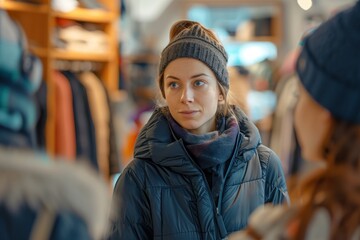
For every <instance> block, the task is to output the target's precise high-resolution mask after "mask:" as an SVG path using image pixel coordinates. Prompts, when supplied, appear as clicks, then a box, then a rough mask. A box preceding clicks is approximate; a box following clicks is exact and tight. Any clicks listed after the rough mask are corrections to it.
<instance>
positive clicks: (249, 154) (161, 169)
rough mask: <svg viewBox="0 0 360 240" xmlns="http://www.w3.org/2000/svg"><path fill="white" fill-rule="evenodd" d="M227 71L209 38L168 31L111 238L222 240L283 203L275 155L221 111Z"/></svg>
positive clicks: (235, 114)
mask: <svg viewBox="0 0 360 240" xmlns="http://www.w3.org/2000/svg"><path fill="white" fill-rule="evenodd" d="M226 64H227V54H226V52H225V49H224V47H223V46H222V45H221V43H220V42H219V41H218V40H217V39H216V37H215V35H214V34H213V33H212V32H211V31H209V30H208V29H206V28H205V27H203V26H202V25H200V24H199V23H197V22H192V21H186V20H184V21H179V22H176V23H175V24H174V25H173V26H172V28H171V31H170V43H169V44H168V45H167V47H166V48H165V49H164V50H163V52H162V54H161V60H160V64H159V86H160V90H161V94H162V96H163V98H164V100H165V102H166V106H164V107H159V108H158V109H156V110H155V111H154V113H153V115H152V116H151V118H150V119H149V121H148V122H147V124H146V125H145V126H144V127H143V129H142V131H141V132H140V134H139V136H138V139H137V143H136V145H135V153H134V160H133V161H131V163H130V164H129V165H128V167H127V168H126V169H125V170H124V171H123V173H122V174H121V176H120V178H119V180H118V182H117V184H116V186H115V190H114V207H115V209H116V210H115V211H117V214H118V216H117V218H116V219H115V220H114V222H113V227H112V232H111V235H110V239H172V240H174V239H223V238H225V237H226V236H227V235H228V234H229V233H231V232H234V231H237V230H239V229H242V228H244V227H245V226H246V224H247V218H248V216H249V215H250V213H251V212H252V211H253V210H254V209H255V208H257V207H258V206H260V205H263V204H265V203H273V204H280V203H282V202H284V201H287V199H288V198H287V190H286V184H285V179H284V174H283V171H282V169H281V165H280V161H279V159H278V157H277V156H276V155H275V154H274V153H273V152H272V151H271V150H270V149H268V148H267V147H265V146H263V145H262V144H261V140H260V136H259V133H258V130H257V129H256V128H255V126H254V125H253V124H252V123H251V122H249V121H248V119H247V117H246V116H245V115H244V114H243V113H242V111H241V110H240V109H238V108H235V107H231V106H228V104H227V101H226V98H227V92H228V88H229V81H228V73H227V70H226Z"/></svg>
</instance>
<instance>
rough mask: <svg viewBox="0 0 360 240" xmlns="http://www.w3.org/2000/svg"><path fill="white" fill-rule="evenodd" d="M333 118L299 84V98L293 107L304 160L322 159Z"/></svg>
mask: <svg viewBox="0 0 360 240" xmlns="http://www.w3.org/2000/svg"><path fill="white" fill-rule="evenodd" d="M333 123H334V121H333V118H332V116H331V114H330V112H328V111H327V110H326V109H325V108H323V107H322V106H321V105H320V104H318V103H317V102H316V101H315V100H314V99H313V98H312V97H311V96H310V95H309V93H308V92H307V91H306V90H305V89H304V87H303V86H302V85H301V84H299V100H298V103H297V106H296V109H295V130H296V134H297V137H298V140H299V143H300V146H301V154H302V156H303V158H304V159H306V160H312V161H317V160H323V159H324V150H325V148H326V144H327V142H328V139H329V137H330V133H331V131H332V127H333Z"/></svg>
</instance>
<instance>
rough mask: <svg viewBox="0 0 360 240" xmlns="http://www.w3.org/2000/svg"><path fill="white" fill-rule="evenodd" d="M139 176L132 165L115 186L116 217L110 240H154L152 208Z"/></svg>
mask: <svg viewBox="0 0 360 240" xmlns="http://www.w3.org/2000/svg"><path fill="white" fill-rule="evenodd" d="M138 169H139V168H137V170H138ZM138 176H139V175H137V174H136V172H135V171H134V168H133V164H132V163H130V164H129V167H127V168H126V169H125V170H124V172H123V173H122V174H121V176H120V177H119V179H118V181H117V183H116V185H115V189H114V193H113V194H114V195H113V214H114V215H115V216H114V218H113V219H112V223H111V228H110V235H109V239H117V240H120V239H145V240H146V239H153V231H152V225H151V216H150V206H149V202H148V200H147V197H146V193H145V190H144V187H143V184H142V181H141V179H140V178H139V177H138ZM142 176H144V175H142Z"/></svg>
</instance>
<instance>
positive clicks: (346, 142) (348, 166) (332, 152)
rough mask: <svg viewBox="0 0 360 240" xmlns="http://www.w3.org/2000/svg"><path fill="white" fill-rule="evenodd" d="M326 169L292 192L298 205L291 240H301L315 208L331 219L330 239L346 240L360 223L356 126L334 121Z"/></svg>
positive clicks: (359, 144)
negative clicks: (296, 224) (296, 222)
mask: <svg viewBox="0 0 360 240" xmlns="http://www.w3.org/2000/svg"><path fill="white" fill-rule="evenodd" d="M324 158H325V160H326V164H327V165H326V167H325V168H323V169H320V170H317V171H315V172H314V173H313V174H311V175H310V176H308V177H307V178H305V179H304V180H303V181H302V182H301V184H300V185H299V187H298V188H296V189H295V191H293V192H292V198H294V199H296V201H297V202H299V204H300V206H301V207H300V209H299V211H298V214H297V216H296V218H297V220H298V221H299V228H298V230H297V234H296V236H295V239H304V237H305V234H306V229H307V227H308V224H309V222H310V221H311V219H312V217H313V215H314V212H315V211H316V210H317V209H318V208H319V207H325V208H326V209H328V211H329V213H330V216H331V226H330V229H331V232H330V238H331V239H350V238H351V237H352V235H353V234H354V233H355V230H356V229H357V228H358V227H359V223H360V126H359V125H355V124H350V123H346V122H343V121H339V120H336V123H335V127H334V131H333V133H332V136H331V137H330V140H329V143H328V146H327V149H326V151H325V156H324Z"/></svg>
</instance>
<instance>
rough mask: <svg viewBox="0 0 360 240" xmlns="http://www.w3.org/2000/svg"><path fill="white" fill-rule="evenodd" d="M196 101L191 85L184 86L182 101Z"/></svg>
mask: <svg viewBox="0 0 360 240" xmlns="http://www.w3.org/2000/svg"><path fill="white" fill-rule="evenodd" d="M193 101H194V91H193V90H192V89H191V88H190V87H184V89H183V91H182V95H181V102H183V103H188V102H193Z"/></svg>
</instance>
